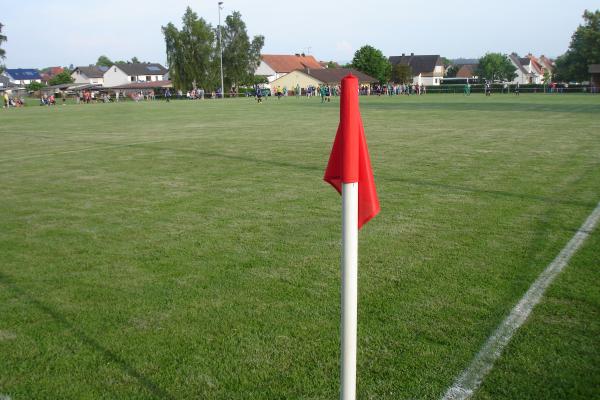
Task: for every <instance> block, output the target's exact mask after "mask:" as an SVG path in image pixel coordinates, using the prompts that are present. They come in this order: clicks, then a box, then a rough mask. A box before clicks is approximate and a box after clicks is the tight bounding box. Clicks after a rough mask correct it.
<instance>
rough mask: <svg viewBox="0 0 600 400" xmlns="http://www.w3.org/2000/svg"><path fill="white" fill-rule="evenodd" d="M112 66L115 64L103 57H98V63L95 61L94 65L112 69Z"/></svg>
mask: <svg viewBox="0 0 600 400" xmlns="http://www.w3.org/2000/svg"><path fill="white" fill-rule="evenodd" d="M114 64H115V63H113V62H112V60H111V59H110V58H108V57H107V56H105V55H102V56H100V57H98V61H96V65H98V66H100V67H112V66H113V65H114Z"/></svg>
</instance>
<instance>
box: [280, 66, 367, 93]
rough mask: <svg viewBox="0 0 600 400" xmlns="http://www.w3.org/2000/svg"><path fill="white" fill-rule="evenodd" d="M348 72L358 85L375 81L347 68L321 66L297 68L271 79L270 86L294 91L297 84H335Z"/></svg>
mask: <svg viewBox="0 0 600 400" xmlns="http://www.w3.org/2000/svg"><path fill="white" fill-rule="evenodd" d="M348 74H352V75H354V76H356V77H357V78H358V84H359V85H363V84H371V83H376V82H377V79H376V78H373V77H371V76H369V75H367V74H364V73H362V72H360V71H357V70H355V69H349V68H323V69H311V70H310V71H307V70H300V69H298V70H295V71H291V72H289V73H287V74H285V75H283V76H282V77H280V78H278V79H275V80H274V81H272V82H271V88H273V89H274V88H276V87H278V86H279V87H281V88H287V89H288V90H291V91H294V90H295V88H296V87H297V86H300V88H301V89H306V88H308V87H310V86H312V87H315V88H316V87H317V86H320V85H331V86H337V85H340V84H341V82H342V79H343V78H344V77H345V76H346V75H348Z"/></svg>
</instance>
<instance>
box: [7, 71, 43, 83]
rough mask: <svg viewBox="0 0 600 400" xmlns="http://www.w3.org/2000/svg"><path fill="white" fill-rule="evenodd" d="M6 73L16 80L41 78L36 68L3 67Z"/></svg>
mask: <svg viewBox="0 0 600 400" xmlns="http://www.w3.org/2000/svg"><path fill="white" fill-rule="evenodd" d="M5 71H6V73H7V74H8V75H10V77H11V78H13V79H14V80H16V81H24V80H34V79H42V77H41V76H40V73H39V71H38V70H37V69H27V68H14V69H9V68H7V69H5Z"/></svg>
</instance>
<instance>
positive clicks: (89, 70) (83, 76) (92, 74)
mask: <svg viewBox="0 0 600 400" xmlns="http://www.w3.org/2000/svg"><path fill="white" fill-rule="evenodd" d="M106 71H108V67H102V66H98V65H90V66H89V67H77V68H75V69H74V70H73V72H71V78H73V79H74V81H73V82H74V83H88V84H90V85H103V84H104V73H105V72H106Z"/></svg>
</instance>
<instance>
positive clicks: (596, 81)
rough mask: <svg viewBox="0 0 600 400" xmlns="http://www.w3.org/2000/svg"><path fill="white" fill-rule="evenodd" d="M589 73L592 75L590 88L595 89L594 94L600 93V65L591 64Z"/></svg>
mask: <svg viewBox="0 0 600 400" xmlns="http://www.w3.org/2000/svg"><path fill="white" fill-rule="evenodd" d="M588 72H589V73H590V86H591V87H592V88H594V89H593V90H594V93H598V89H600V64H590V66H589V67H588Z"/></svg>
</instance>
